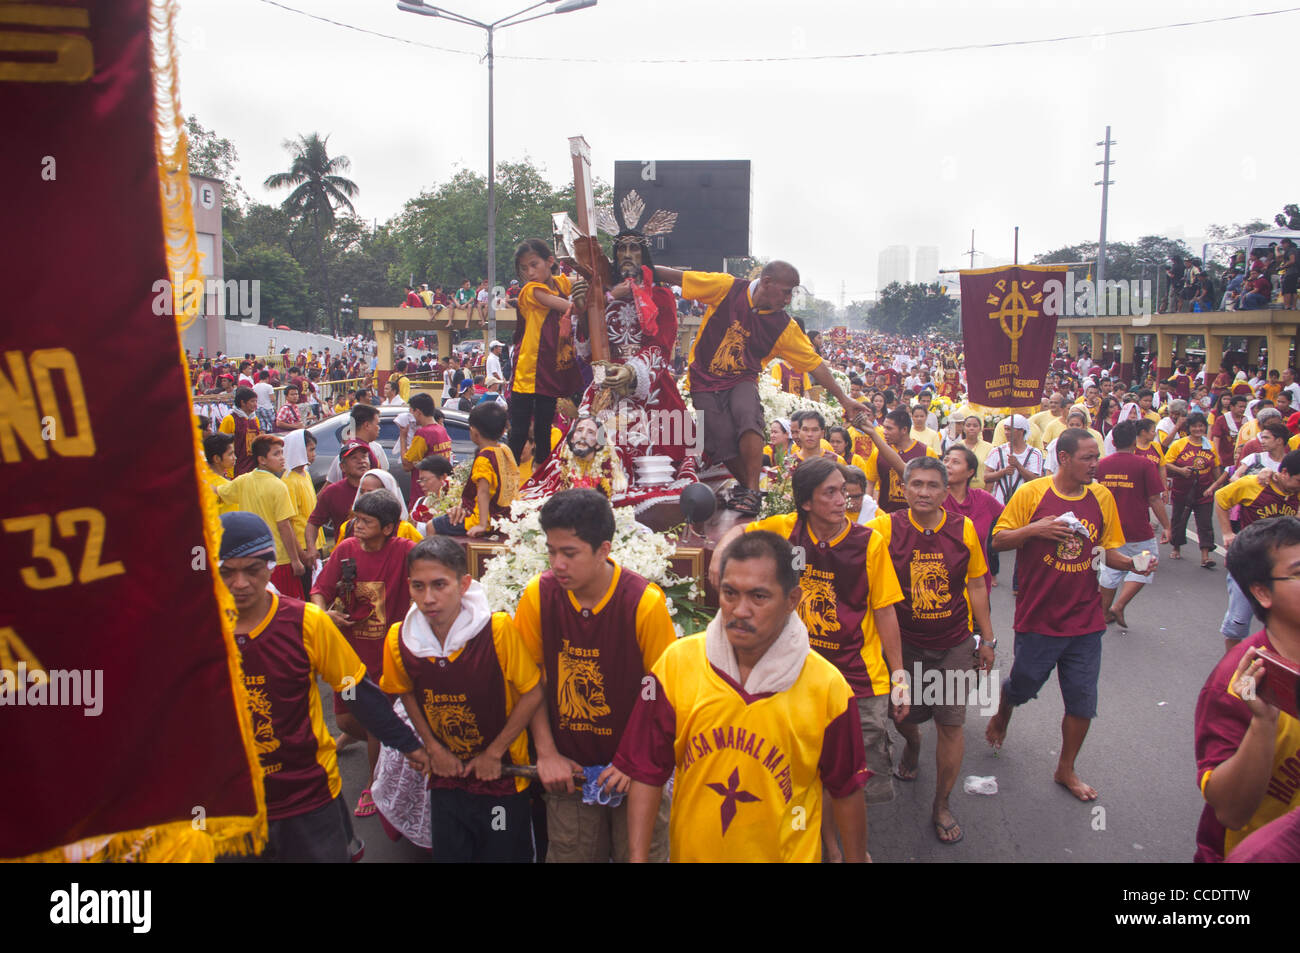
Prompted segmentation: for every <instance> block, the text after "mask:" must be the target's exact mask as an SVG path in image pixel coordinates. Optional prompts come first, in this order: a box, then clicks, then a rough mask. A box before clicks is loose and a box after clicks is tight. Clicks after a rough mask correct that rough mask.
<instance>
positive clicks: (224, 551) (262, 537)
mask: <svg viewBox="0 0 1300 953" xmlns="http://www.w3.org/2000/svg"><path fill="white" fill-rule="evenodd" d="M254 557H260V558H263V559H274V558H275V540H274V539H273V538H272V536H271V529H270V527H268V526H267V525H266V521H265V520H264V519H262V517H260V516H258V515H257V514H256V513H244V512H239V511H237V512H234V513H222V514H221V560H222V561H223V562H224V561H225V560H227V559H251V558H254Z"/></svg>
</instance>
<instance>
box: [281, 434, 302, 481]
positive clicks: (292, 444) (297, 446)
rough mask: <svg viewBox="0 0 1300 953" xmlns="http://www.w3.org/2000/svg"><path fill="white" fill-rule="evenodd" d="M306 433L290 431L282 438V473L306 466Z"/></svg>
mask: <svg viewBox="0 0 1300 953" xmlns="http://www.w3.org/2000/svg"><path fill="white" fill-rule="evenodd" d="M306 434H307V431H305V430H302V429H298V430H290V431H289V432H288V433H287V434H285V436H284V472H285V473H289V472H291V471H293V470H296V469H298V468H299V467H305V466H306V465H307V437H306Z"/></svg>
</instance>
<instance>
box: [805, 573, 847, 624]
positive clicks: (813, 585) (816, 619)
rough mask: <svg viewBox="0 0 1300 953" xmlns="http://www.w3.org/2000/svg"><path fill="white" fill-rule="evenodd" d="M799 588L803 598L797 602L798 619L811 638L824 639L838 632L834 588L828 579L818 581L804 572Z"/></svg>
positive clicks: (838, 620) (838, 619)
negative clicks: (805, 627) (801, 621)
mask: <svg viewBox="0 0 1300 953" xmlns="http://www.w3.org/2000/svg"><path fill="white" fill-rule="evenodd" d="M799 587H800V588H801V589H802V590H803V598H802V599H800V600H799V618H800V619H802V620H803V624H804V625H806V626H807V627H808V635H809V637H811V638H814V639H817V638H825V637H826V636H827V635H830V634H831V633H834V632H838V631H839V630H840V618H839V614H838V613H837V612H836V611H835V606H836V601H835V587H834V586H833V585H831V581H830V580H829V579H819V578H817V577H816V576H813V575H812V574H811V573H808V572H805V573H804V576H803V578H802V579H801V580H799Z"/></svg>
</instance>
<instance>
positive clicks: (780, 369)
mask: <svg viewBox="0 0 1300 953" xmlns="http://www.w3.org/2000/svg"><path fill="white" fill-rule="evenodd" d="M772 379H773V380H774V381H776V386H777V387H779V388H781V390H783V391H785V392H786V393H787V394H794V395H795V396H796V397H802V396H803V393H804V391H805V390H807V388H808V386H809V383H808V375H807V374H806V373H804V372H801V371H796V370H795V369H794V368H793V367H791V366H790V365H789V364H787V363H786V362H785V361H777V362H776V363H775V364H773V365H772Z"/></svg>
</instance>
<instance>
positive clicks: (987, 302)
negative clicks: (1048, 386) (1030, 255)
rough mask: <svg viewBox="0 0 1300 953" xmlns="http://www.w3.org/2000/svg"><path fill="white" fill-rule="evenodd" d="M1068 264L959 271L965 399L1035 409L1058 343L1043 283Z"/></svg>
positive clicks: (993, 404) (972, 402) (973, 402)
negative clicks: (1053, 347)
mask: <svg viewBox="0 0 1300 953" xmlns="http://www.w3.org/2000/svg"><path fill="white" fill-rule="evenodd" d="M1063 271H1064V266H1060V265H1052V266H1043V265H1009V266H1006V267H999V268H982V269H977V270H975V271H963V272H962V273H961V330H962V338H963V344H964V353H965V357H966V397H967V400H968V401H969V402H970V403H971V404H972V405H980V406H983V407H1001V408H1019V407H1030V406H1032V407H1034V408H1035V409H1037V406H1038V401H1039V398H1040V397H1041V396H1042V394H1043V386H1044V379H1045V378H1046V376H1047V368H1048V363H1049V361H1050V360H1051V357H1052V345H1053V344H1055V343H1056V318H1057V315H1056V314H1049V313H1048V310H1049V308H1047V307H1046V304H1047V301H1048V295H1047V292H1046V291H1045V290H1044V287H1043V286H1044V283H1045V282H1046V281H1048V280H1049V279H1051V278H1052V277H1053V276H1059V275H1060V274H1062V273H1063Z"/></svg>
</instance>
